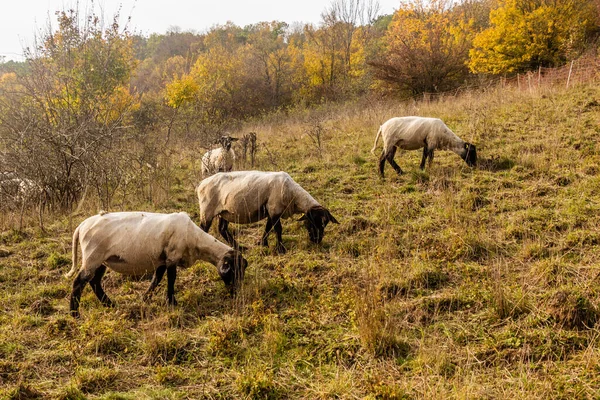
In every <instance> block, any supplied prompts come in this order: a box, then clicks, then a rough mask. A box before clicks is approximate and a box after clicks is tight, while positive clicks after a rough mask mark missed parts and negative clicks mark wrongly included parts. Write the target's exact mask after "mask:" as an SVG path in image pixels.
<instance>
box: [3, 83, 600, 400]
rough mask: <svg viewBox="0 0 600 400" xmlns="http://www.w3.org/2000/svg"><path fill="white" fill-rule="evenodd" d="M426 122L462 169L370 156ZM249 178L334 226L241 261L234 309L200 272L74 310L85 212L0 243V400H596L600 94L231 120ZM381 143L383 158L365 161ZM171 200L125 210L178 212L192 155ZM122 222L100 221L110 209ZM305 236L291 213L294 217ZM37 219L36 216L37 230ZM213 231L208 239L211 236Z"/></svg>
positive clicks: (188, 199) (192, 180)
mask: <svg viewBox="0 0 600 400" xmlns="http://www.w3.org/2000/svg"><path fill="white" fill-rule="evenodd" d="M402 115H422V116H432V117H439V118H441V119H443V120H444V121H445V122H446V124H447V125H448V126H449V127H450V128H451V129H452V130H453V131H454V132H455V133H457V134H458V135H459V136H460V137H461V138H463V139H464V140H466V141H469V142H472V143H475V144H476V145H477V149H478V156H479V161H478V165H477V167H476V168H469V167H468V166H467V165H466V164H465V163H464V162H463V161H462V160H461V159H460V158H459V157H457V156H456V155H455V154H454V153H451V152H444V151H437V152H436V155H435V159H434V162H433V165H432V166H431V167H427V168H426V169H425V171H420V170H419V169H418V166H419V161H420V157H421V152H420V151H413V152H398V153H397V155H396V161H397V162H398V163H399V165H400V166H401V167H402V169H403V170H404V172H405V173H404V175H402V176H397V175H396V174H395V173H394V172H393V170H392V168H390V166H389V165H386V177H385V179H383V180H382V179H380V178H379V177H378V175H377V172H376V164H377V160H378V157H379V151H380V147H379V149H378V151H377V154H376V155H375V156H374V155H372V154H371V153H370V152H369V150H370V149H371V147H372V145H373V140H374V138H375V134H376V132H377V128H378V126H379V125H380V124H381V123H383V122H384V121H385V120H387V119H388V118H390V117H393V116H402ZM242 131H243V132H249V131H254V132H256V133H257V135H258V140H259V143H260V144H261V147H260V148H259V152H258V154H257V164H256V166H255V168H256V169H261V170H284V171H287V172H288V173H289V174H290V175H291V176H292V177H293V178H294V179H295V180H296V181H297V182H298V183H300V184H301V185H302V186H303V187H304V188H305V189H307V190H308V191H309V192H310V193H311V194H312V195H313V196H314V197H315V198H316V199H317V200H318V201H319V202H321V204H322V205H324V206H326V207H327V208H329V209H330V211H331V212H332V214H333V215H334V216H335V217H336V218H337V219H338V220H339V221H340V224H339V225H329V226H328V227H327V228H326V232H325V238H324V240H323V243H322V244H321V245H319V246H315V245H313V244H310V243H309V241H308V238H307V233H306V231H305V230H304V228H303V226H302V224H301V223H300V222H297V221H295V220H292V219H290V220H285V221H284V222H283V233H284V244H285V245H286V247H287V249H288V253H287V254H286V255H282V256H280V255H277V254H276V252H275V249H274V244H275V240H274V238H272V239H271V241H270V242H271V247H270V248H269V249H263V248H260V247H258V246H256V244H255V243H256V241H257V240H258V238H259V237H260V235H261V233H262V231H263V229H264V221H263V222H261V223H259V224H256V225H250V226H238V227H236V233H237V235H238V239H239V241H240V242H241V243H242V244H244V245H246V246H247V247H248V248H249V249H248V251H247V252H246V257H247V259H248V261H249V268H248V269H247V271H246V278H245V282H244V287H243V289H242V291H241V292H240V293H239V294H238V295H237V296H236V297H234V298H231V297H229V296H228V295H227V291H226V289H225V287H224V285H223V283H222V282H221V281H220V279H219V277H218V274H217V272H216V270H215V268H214V267H213V266H212V265H210V264H206V263H201V262H199V263H197V264H196V265H194V266H193V267H191V268H189V269H187V270H182V271H180V272H179V274H178V278H177V282H176V293H177V298H178V302H179V305H178V306H177V307H168V306H167V304H166V299H165V292H166V283H165V282H163V283H162V284H161V286H159V288H158V289H157V292H156V294H155V296H154V298H153V299H152V300H151V301H150V302H149V303H145V302H143V301H142V294H143V292H144V290H145V289H146V288H147V285H148V284H149V280H145V279H132V278H127V277H124V276H121V275H119V274H116V273H111V272H109V273H107V275H106V276H105V278H104V285H105V290H106V292H107V294H108V295H109V296H111V298H112V300H114V301H115V302H116V307H115V308H111V309H106V308H103V307H102V306H101V305H100V303H99V302H98V300H97V299H96V297H95V296H94V294H93V293H92V291H91V290H90V288H89V287H88V288H86V290H85V291H84V295H83V297H82V303H81V314H82V316H81V318H80V319H79V320H75V319H73V318H71V317H70V316H69V313H68V297H69V294H70V288H71V283H72V282H71V281H70V280H68V279H66V278H64V277H63V274H64V273H66V272H67V271H68V270H69V268H70V262H71V261H70V257H71V253H70V252H71V234H72V230H73V228H74V227H75V226H77V224H78V223H79V222H80V221H82V220H83V219H85V218H86V217H87V216H89V215H92V214H95V213H96V212H98V210H99V209H98V207H99V206H98V204H99V203H98V202H96V201H95V199H93V197H91V198H90V199H88V201H87V202H86V204H85V205H84V207H83V211H82V212H80V213H79V214H77V215H76V216H73V217H71V218H69V217H68V216H64V215H62V216H61V215H52V216H51V217H49V219H48V220H47V221H46V232H42V231H41V230H40V229H39V228H37V227H36V225H35V223H32V224H30V226H29V227H28V228H26V229H24V230H23V231H17V230H15V229H9V227H8V226H9V225H10V224H11V223H14V221H15V220H16V218H12V219H11V217H10V216H4V217H3V220H2V221H3V224H4V227H5V228H4V230H3V231H2V233H1V236H0V310H1V313H0V397H1V398H8V399H35V398H51V399H83V398H89V399H200V398H207V399H221V398H222V399H226V398H231V399H234V398H235V399H239V398H247V399H278V398H286V399H326V398H340V399H363V398H366V399H434V398H437V399H488V398H490V399H491V398H494V399H503V398H519V399H527V398H531V399H538V398H552V399H560V398H564V399H577V398H582V399H584V398H594V397H598V396H600V367H599V365H600V344H599V343H598V337H599V335H598V333H599V332H598V329H597V326H596V325H595V323H596V322H597V321H598V318H599V315H600V314H599V312H600V311H599V310H598V301H599V299H600V290H599V283H600V282H599V280H600V253H599V251H598V250H599V249H600V197H599V196H600V140H599V139H600V88H598V87H597V86H593V85H589V86H585V85H582V86H577V87H574V88H571V89H569V90H564V89H562V88H544V89H540V90H536V91H533V92H518V91H512V90H510V89H506V90H503V91H500V90H496V89H489V90H488V91H485V92H477V93H469V94H465V95H463V96H461V97H459V98H452V99H446V100H442V101H440V102H434V103H429V104H427V103H420V102H399V101H392V100H368V99H362V100H360V101H357V102H356V103H347V104H344V105H330V106H323V107H321V108H318V109H314V110H310V111H295V112H290V113H279V114H273V115H271V116H268V117H264V118H262V119H259V120H256V121H251V122H248V123H246V124H245V125H244V126H243V129H242ZM380 146H381V145H380ZM177 157H178V158H177V160H175V161H174V165H176V171H175V172H176V179H174V180H173V189H172V196H171V197H170V198H169V199H165V201H164V202H162V203H159V204H154V205H149V204H135V203H127V202H124V203H122V204H123V205H122V206H123V208H124V209H127V210H135V209H138V210H141V209H144V210H148V211H160V212H173V211H182V210H183V211H187V212H188V213H189V214H190V216H192V218H193V219H194V220H195V221H196V222H197V221H198V219H197V201H196V199H195V194H194V190H193V189H194V186H195V185H197V183H198V182H199V177H198V175H197V171H198V166H199V164H198V163H199V160H200V157H201V155H199V154H194V153H193V152H191V151H189V149H187V150H186V149H182V151H181V152H180V153H179V154H178V155H177ZM118 210H119V209H117V208H116V209H114V210H109V211H118ZM298 217H300V216H298ZM31 219H32V221H35V216H32V217H31ZM211 233H212V234H213V235H215V236H217V235H218V233H217V231H216V227H214V226H213V228H212V230H211Z"/></svg>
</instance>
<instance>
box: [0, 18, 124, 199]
mask: <svg viewBox="0 0 600 400" xmlns="http://www.w3.org/2000/svg"><path fill="white" fill-rule="evenodd" d="M56 17H57V22H58V28H57V29H56V30H52V29H50V28H49V29H48V30H47V31H46V32H44V33H42V34H41V35H40V36H39V37H38V38H37V40H36V44H35V46H34V47H33V48H28V49H26V50H25V54H26V58H27V61H26V64H27V72H26V73H25V74H21V75H17V76H16V78H15V81H14V82H12V83H11V84H10V85H9V86H8V87H7V86H4V87H2V88H0V140H1V141H2V143H3V145H4V152H5V153H4V157H3V158H2V160H1V161H2V162H3V163H4V164H5V165H3V166H2V167H6V166H9V167H10V170H11V171H13V172H15V173H16V174H18V176H20V177H23V178H27V179H31V180H32V181H34V182H36V185H38V186H39V187H40V188H43V189H44V190H45V191H46V192H47V194H48V195H49V196H51V198H52V199H53V200H54V202H55V204H58V205H60V206H61V207H63V208H68V207H69V206H70V205H71V204H72V203H73V202H74V201H75V200H76V199H77V198H78V197H79V195H80V194H81V192H82V191H83V189H84V188H85V187H87V186H92V187H94V188H96V189H97V190H98V194H99V195H100V198H102V199H105V200H106V199H108V200H110V196H111V193H113V191H114V190H115V188H116V187H118V186H119V185H120V184H121V183H122V179H124V176H125V174H124V171H123V168H126V165H127V164H126V160H124V159H123V157H125V156H126V154H123V152H113V151H112V149H113V148H114V147H115V146H117V145H118V144H119V143H120V142H121V141H122V140H124V138H125V137H126V132H127V128H126V127H127V125H128V122H129V121H128V117H129V115H130V113H131V111H132V110H133V109H134V108H135V107H136V102H135V100H134V99H133V98H132V96H131V95H130V93H129V90H128V83H129V78H130V74H131V71H132V69H133V67H134V65H135V63H134V60H133V55H132V48H131V43H130V40H129V35H128V33H127V31H126V30H121V28H120V27H119V23H118V19H119V16H118V15H116V16H115V17H114V19H113V20H112V21H110V22H109V23H108V24H107V25H105V24H104V23H103V20H102V18H100V17H99V16H97V15H95V14H90V15H86V16H83V15H81V14H80V13H79V12H78V11H77V10H68V11H61V12H57V14H56Z"/></svg>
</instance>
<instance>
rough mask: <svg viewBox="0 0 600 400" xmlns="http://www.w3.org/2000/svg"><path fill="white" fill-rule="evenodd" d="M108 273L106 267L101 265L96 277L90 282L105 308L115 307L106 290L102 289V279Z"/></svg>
mask: <svg viewBox="0 0 600 400" xmlns="http://www.w3.org/2000/svg"><path fill="white" fill-rule="evenodd" d="M105 272H106V265H101V266H100V267H99V268H98V269H97V270H96V273H95V274H94V277H93V278H92V280H91V281H90V286H91V287H92V290H93V291H94V293H95V294H96V297H97V298H98V300H100V302H102V304H103V305H104V306H105V307H113V302H112V301H110V299H109V298H108V296H107V295H106V293H104V289H102V277H103V276H104V273H105Z"/></svg>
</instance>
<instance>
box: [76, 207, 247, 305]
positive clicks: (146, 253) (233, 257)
mask: <svg viewBox="0 0 600 400" xmlns="http://www.w3.org/2000/svg"><path fill="white" fill-rule="evenodd" d="M78 244H79V245H80V246H81V267H80V268H79V274H78V275H77V278H75V281H74V282H73V291H72V293H71V303H70V309H71V315H73V316H74V317H78V316H79V301H80V298H81V293H82V291H83V289H84V287H85V284H86V283H89V284H90V286H91V287H92V290H93V291H94V293H95V294H96V296H97V297H98V299H99V300H100V301H101V302H102V304H104V305H105V306H112V305H113V303H112V301H111V300H110V299H109V298H108V296H107V295H106V293H104V290H103V289H102V285H101V280H102V276H103V275H104V273H105V272H106V268H107V267H108V268H110V269H112V270H113V271H116V272H119V273H121V274H126V275H142V274H146V273H150V272H153V273H154V276H153V278H152V282H151V283H150V287H149V288H148V290H147V291H146V293H145V294H144V298H145V299H146V300H148V299H150V297H151V296H152V292H153V291H154V289H155V288H156V287H157V286H158V284H159V283H160V281H161V280H162V278H163V275H164V273H165V272H166V273H167V300H168V303H169V304H172V305H176V304H177V301H176V300H175V289H174V285H175V277H176V268H177V267H178V266H180V267H189V266H191V265H193V264H194V263H195V262H196V261H197V260H203V261H207V262H209V263H211V264H213V265H215V266H216V267H217V271H218V272H219V275H220V276H221V279H223V281H224V282H225V285H226V286H227V287H229V289H230V292H231V293H232V294H233V293H234V291H235V289H236V288H237V287H238V286H239V284H241V281H242V280H243V278H244V272H245V269H246V267H247V265H248V263H247V261H246V260H245V259H244V258H243V257H242V254H241V253H240V252H239V251H238V250H234V249H232V248H231V247H229V246H227V245H226V244H224V243H221V242H219V241H218V240H216V239H215V238H214V237H212V236H211V235H209V234H207V233H205V232H204V231H203V230H202V229H200V228H198V226H197V225H196V224H194V222H192V220H191V219H190V217H189V216H188V215H187V214H186V213H184V212H181V213H174V214H155V213H146V212H115V213H100V214H98V215H94V216H92V217H89V218H88V219H86V220H85V221H83V222H82V223H81V224H80V225H79V226H78V227H77V229H75V232H74V234H73V266H72V268H71V271H69V273H68V274H67V275H66V276H67V277H71V276H73V275H74V274H75V272H77V246H78Z"/></svg>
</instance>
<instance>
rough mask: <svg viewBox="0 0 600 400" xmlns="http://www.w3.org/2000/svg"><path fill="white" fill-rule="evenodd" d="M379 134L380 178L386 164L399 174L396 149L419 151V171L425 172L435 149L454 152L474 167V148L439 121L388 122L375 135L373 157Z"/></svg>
mask: <svg viewBox="0 0 600 400" xmlns="http://www.w3.org/2000/svg"><path fill="white" fill-rule="evenodd" d="M380 134H381V137H382V139H383V151H382V152H381V156H380V157H379V174H380V175H381V176H382V177H383V169H384V167H385V161H386V160H387V161H388V162H389V163H390V165H391V166H392V167H393V168H394V170H395V171H396V172H397V173H398V174H402V169H401V168H400V166H399V165H398V164H396V162H395V161H394V155H395V154H396V149H397V148H400V149H404V150H418V149H420V148H421V147H422V148H423V158H422V159H421V165H420V168H421V169H424V168H425V160H426V158H427V157H429V164H431V162H432V160H433V151H434V150H435V149H440V150H450V151H453V152H454V153H456V154H458V155H459V156H460V157H461V158H462V159H463V160H465V162H466V163H467V165H469V166H470V167H474V166H475V164H476V163H477V150H476V148H475V145H473V144H471V143H467V142H465V141H464V140H462V139H461V138H459V137H458V136H456V134H454V132H452V131H451V130H450V128H448V127H447V126H446V124H444V122H443V121H442V120H441V119H439V118H425V117H397V118H391V119H389V120H387V121H386V122H385V123H384V124H383V125H381V126H380V127H379V131H377V136H376V137H375V144H374V145H373V148H372V149H371V153H373V154H375V149H376V148H377V142H378V140H379V135H380Z"/></svg>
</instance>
